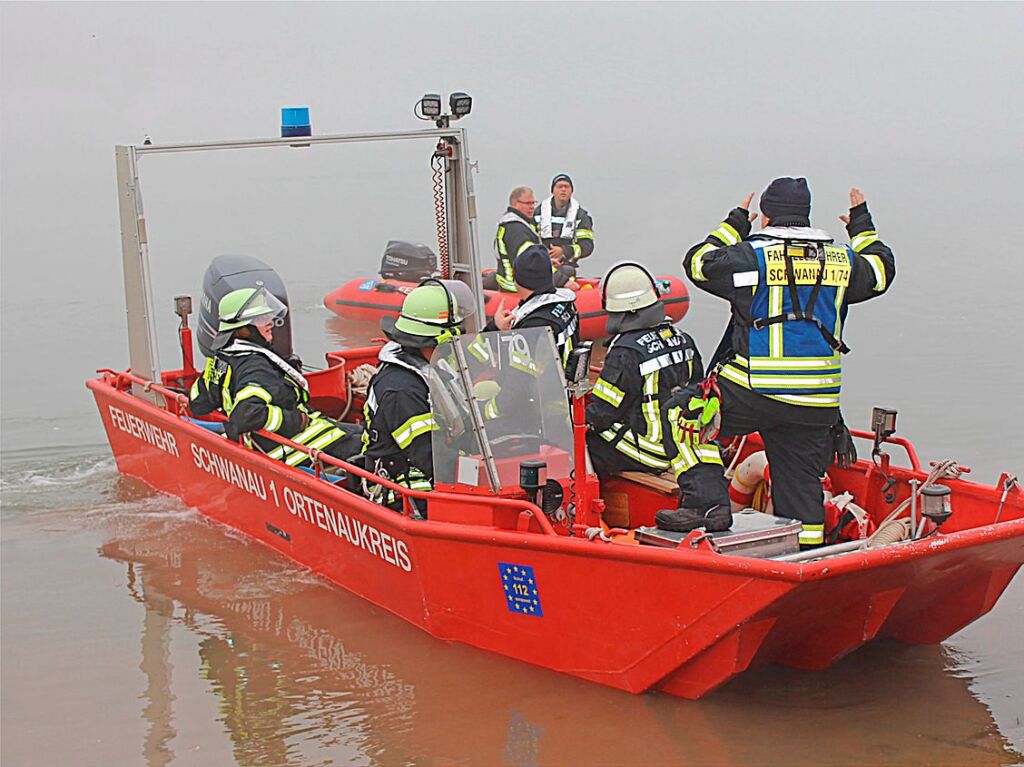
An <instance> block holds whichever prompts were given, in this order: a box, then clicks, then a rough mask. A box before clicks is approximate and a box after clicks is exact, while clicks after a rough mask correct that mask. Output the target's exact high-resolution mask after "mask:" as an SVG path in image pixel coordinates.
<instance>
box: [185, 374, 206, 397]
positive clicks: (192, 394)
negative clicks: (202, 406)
mask: <svg viewBox="0 0 1024 767" xmlns="http://www.w3.org/2000/svg"><path fill="white" fill-rule="evenodd" d="M202 380H203V379H202V378H197V379H196V380H195V381H193V382H192V388H191V389H189V392H188V397H189V399H195V398H196V397H198V396H199V382H200V381H202Z"/></svg>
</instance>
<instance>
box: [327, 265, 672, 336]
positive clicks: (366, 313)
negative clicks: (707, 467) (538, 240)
mask: <svg viewBox="0 0 1024 767" xmlns="http://www.w3.org/2000/svg"><path fill="white" fill-rule="evenodd" d="M656 279H657V280H658V283H659V285H660V286H661V291H662V296H661V300H662V302H663V303H664V304H665V311H666V313H667V314H668V316H669V317H671V318H672V321H673V322H678V321H679V320H681V319H682V318H683V317H684V316H685V314H686V312H687V310H688V309H689V307H690V296H689V293H688V292H687V290H686V285H685V283H683V281H682V280H681V279H679V278H678V277H672V276H665V275H663V276H659V277H657V278H656ZM580 285H581V289H580V290H577V291H576V310H577V311H578V312H579V315H580V337H581V338H582V339H583V340H591V341H592V340H594V339H598V338H603V337H604V336H606V335H607V332H606V331H605V322H606V320H607V316H608V315H607V313H606V312H605V311H604V310H603V309H602V308H601V290H600V285H599V280H594V279H583V280H580ZM415 287H416V283H414V282H400V281H398V280H382V279H377V278H359V279H355V280H351V281H350V282H346V283H345V284H344V285H342V286H341V287H339V288H337V289H335V290H332V291H331V292H330V293H328V294H327V295H326V296H325V297H324V306H326V307H327V308H328V309H330V310H331V311H332V312H334V313H335V314H338V315H340V316H342V317H345V318H347V319H355V320H363V321H366V322H375V323H376V322H380V319H381V318H382V317H388V316H391V317H397V316H398V312H399V310H400V309H401V307H402V301H404V300H405V296H406V295H407V294H408V293H409V291H410V290H412V289H413V288H415ZM502 301H505V302H506V306H507V307H508V308H511V307H512V306H513V305H514V304H515V303H516V302H517V301H518V297H517V296H515V295H514V294H510V293H502V292H501V291H498V290H485V291H484V306H485V309H486V312H487V318H488V319H491V318H492V317H493V316H494V311H495V309H497V307H498V306H499V305H500V304H501V302H502Z"/></svg>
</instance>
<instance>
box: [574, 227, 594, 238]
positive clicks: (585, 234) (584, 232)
mask: <svg viewBox="0 0 1024 767" xmlns="http://www.w3.org/2000/svg"><path fill="white" fill-rule="evenodd" d="M576 239H577V240H592V239H594V230H593V229H577V230H576Z"/></svg>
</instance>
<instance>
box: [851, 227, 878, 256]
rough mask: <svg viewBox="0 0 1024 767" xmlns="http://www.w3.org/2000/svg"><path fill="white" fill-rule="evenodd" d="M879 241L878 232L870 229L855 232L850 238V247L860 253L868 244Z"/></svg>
mask: <svg viewBox="0 0 1024 767" xmlns="http://www.w3.org/2000/svg"><path fill="white" fill-rule="evenodd" d="M876 242H878V232H876V231H875V230H874V229H868V230H867V231H866V232H861V233H860V234H855V235H854V236H853V237H851V238H850V247H851V248H853V249H854V250H855V251H857V252H858V253H860V252H861V251H862V250H864V248H866V247H867V246H868V245H871V244H873V243H876Z"/></svg>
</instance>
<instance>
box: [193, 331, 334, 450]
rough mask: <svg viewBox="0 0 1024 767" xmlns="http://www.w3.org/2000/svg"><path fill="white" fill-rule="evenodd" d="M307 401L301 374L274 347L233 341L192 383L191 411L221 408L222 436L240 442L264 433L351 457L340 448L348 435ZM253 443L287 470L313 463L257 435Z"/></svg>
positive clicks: (305, 386) (210, 359)
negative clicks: (311, 407)
mask: <svg viewBox="0 0 1024 767" xmlns="http://www.w3.org/2000/svg"><path fill="white" fill-rule="evenodd" d="M308 402H309V385H308V384H307V383H306V379H305V378H304V377H303V376H302V374H301V373H299V372H298V371H297V370H296V369H295V368H293V367H292V366H291V365H289V364H288V363H287V362H285V361H284V360H283V359H281V357H279V356H278V355H277V354H275V353H274V352H273V351H272V350H271V349H269V348H267V347H265V346H262V345H260V344H256V343H252V342H250V341H245V340H242V339H235V340H234V341H232V342H231V343H230V344H229V345H228V346H227V347H225V348H224V349H222V350H220V351H218V352H217V355H216V357H211V358H209V359H208V360H207V361H206V368H205V369H204V371H203V375H202V376H200V377H199V378H197V379H196V381H195V383H194V384H193V385H192V390H191V392H190V402H189V407H190V409H191V411H192V414H193V415H196V416H203V415H206V414H208V413H212V412H213V411H215V410H221V411H222V412H223V413H225V414H226V415H227V416H228V422H227V424H226V425H225V427H224V432H225V434H227V436H228V439H231V440H233V441H236V442H237V441H239V440H240V439H241V438H243V435H248V434H249V433H250V432H253V431H257V430H259V429H263V430H265V431H269V432H273V433H275V434H279V435H281V436H282V437H287V438H288V439H290V440H292V441H293V442H298V443H299V444H301V445H305V446H306V447H308V448H315V449H317V450H322V451H324V452H329V453H331V454H332V455H334V454H336V453H347V454H344V455H340V454H339V455H335V457H338V458H347V457H349V456H350V455H351V454H352V452H354V450H351V449H341V448H342V447H343V446H345V445H347V444H348V443H349V442H350V438H349V437H350V435H349V434H348V432H347V431H346V430H345V429H344V428H342V427H341V426H340V425H339V424H338V423H336V422H335V421H332V420H331V419H329V418H324V417H322V416H321V415H320V414H319V413H317V412H313V411H311V410H310V409H309V408H308V407H307V403H308ZM303 422H305V423H306V426H305V428H303ZM252 441H254V442H255V443H256V444H257V445H258V446H259V447H260V448H261V449H262V450H263V451H264V452H266V453H267V454H268V455H269V456H270V457H271V458H275V459H278V460H282V461H284V462H285V463H287V464H288V465H289V466H300V465H302V464H304V463H307V462H308V461H309V456H308V455H307V454H306V453H304V452H302V451H300V450H294V449H292V448H289V447H285V446H283V445H279V444H278V443H276V442H274V441H272V440H269V439H266V438H264V437H260V436H259V435H254V436H253V438H252Z"/></svg>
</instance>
